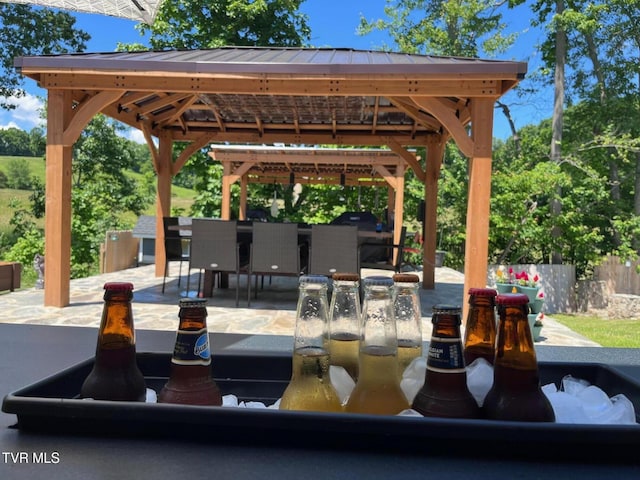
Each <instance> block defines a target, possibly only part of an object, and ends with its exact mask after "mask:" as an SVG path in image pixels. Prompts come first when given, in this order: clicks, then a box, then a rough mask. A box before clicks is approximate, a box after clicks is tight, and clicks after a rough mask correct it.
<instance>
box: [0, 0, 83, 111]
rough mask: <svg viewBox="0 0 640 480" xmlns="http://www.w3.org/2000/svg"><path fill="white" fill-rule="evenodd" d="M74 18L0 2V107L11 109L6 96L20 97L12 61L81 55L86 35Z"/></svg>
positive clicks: (17, 76) (17, 78)
mask: <svg viewBox="0 0 640 480" xmlns="http://www.w3.org/2000/svg"><path fill="white" fill-rule="evenodd" d="M75 22H76V20H75V18H74V17H73V16H72V15H70V14H69V13H66V12H59V11H54V10H51V9H48V8H40V7H31V6H29V5H16V4H12V3H0V72H1V73H2V82H0V108H5V109H12V108H14V107H15V104H13V103H12V102H11V99H10V97H20V96H23V95H24V93H25V92H24V90H23V89H22V88H21V86H22V85H23V78H22V76H21V75H20V73H19V72H18V71H16V69H15V68H14V65H13V59H14V58H15V57H19V56H23V55H49V54H55V53H66V52H81V51H83V50H84V49H85V48H86V45H85V42H87V41H88V40H89V38H90V36H89V35H88V34H87V33H86V32H84V31H82V30H79V29H77V28H76V27H75Z"/></svg>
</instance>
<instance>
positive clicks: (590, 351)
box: [0, 324, 640, 480]
mask: <svg viewBox="0 0 640 480" xmlns="http://www.w3.org/2000/svg"><path fill="white" fill-rule="evenodd" d="M96 335H97V331H96V329H93V328H82V327H60V326H36V325H16V324H0V371H1V372H2V374H1V376H0V393H1V394H2V396H3V397H4V396H5V395H6V394H8V393H10V392H13V391H15V390H17V389H19V388H22V387H24V386H26V385H30V384H32V383H33V382H35V381H37V380H40V379H42V378H44V377H47V376H49V375H52V374H54V373H57V372H59V371H61V370H62V369H64V368H66V367H69V366H71V365H74V364H76V363H78V362H80V361H83V360H86V359H87V358H90V357H91V356H93V354H94V350H95V343H96ZM174 337H175V334H174V333H173V332H163V331H146V330H145V331H138V332H137V349H138V351H139V352H167V351H169V350H170V349H171V348H172V346H173V343H174V339H175V338H174ZM291 346H292V343H291V338H289V337H276V336H260V335H258V336H251V335H230V334H216V335H212V352H213V355H215V354H216V353H219V352H221V351H238V350H240V351H253V352H255V351H270V352H289V351H290V350H291ZM536 350H537V352H538V359H539V360H545V361H561V362H586V363H593V362H596V363H607V364H610V365H616V366H619V367H620V368H621V369H622V370H623V371H624V372H625V373H626V374H628V375H630V376H632V377H633V378H634V379H636V380H638V381H640V352H639V351H638V350H637V349H608V348H595V347H594V348H585V347H551V346H547V347H545V346H536ZM15 423H16V416H15V415H10V414H6V413H1V414H0V447H1V451H2V452H3V453H2V456H1V457H0V478H3V479H4V478H7V479H21V478H24V479H38V478H65V479H76V478H77V479H83V480H84V479H88V478H97V477H99V478H205V476H206V477H211V478H218V479H226V478H229V479H235V480H240V479H245V478H251V479H254V478H278V479H284V478H296V479H298V478H303V477H305V476H309V475H310V474H312V475H313V477H315V478H331V479H333V478H347V477H349V478H368V479H375V478H381V479H382V478H384V479H389V478H422V479H424V478H456V479H459V478H496V477H497V476H498V475H504V474H508V475H509V477H518V478H579V479H589V478H606V477H611V478H617V479H625V478H640V466H638V465H607V464H602V465H600V464H589V463H587V462H588V460H589V459H585V461H584V463H555V462H554V463H543V462H527V461H514V460H511V459H508V458H504V459H501V458H493V459H478V458H473V457H467V456H466V455H465V453H464V452H465V450H466V449H469V448H472V445H469V444H464V445H460V448H459V451H457V452H452V456H446V455H438V456H435V455H428V456H427V455H416V454H404V455H403V454H398V453H397V452H396V453H389V454H385V453H384V452H380V451H372V452H366V451H358V452H354V451H338V450H330V449H320V448H289V447H284V446H277V445H270V446H264V445H257V446H256V445H246V446H245V445H237V444H235V445H233V444H230V445H225V444H224V443H216V444H212V443H199V442H198V439H199V438H200V437H201V436H202V435H213V434H215V432H201V431H194V432H193V441H192V442H189V441H185V440H184V439H182V440H171V439H158V440H153V439H134V438H124V437H123V438H113V437H111V438H110V437H105V436H100V432H96V435H95V436H76V435H68V434H55V435H52V434H42V433H26V432H24V431H20V430H18V429H15V428H10V426H12V425H14V424H15ZM299 444H300V445H303V444H304V436H301V437H300V438H299ZM630 448H632V446H630ZM635 448H637V445H636V446H635ZM9 452H10V453H13V454H14V455H13V456H11V455H9ZM22 452H26V454H23V455H21V454H22ZM40 452H44V453H45V455H44V456H43V455H40V456H39V458H40V461H41V463H34V461H33V458H34V454H36V456H37V454H40ZM15 458H23V459H25V460H24V461H22V462H21V461H17V462H14V460H13V459H15ZM46 460H48V461H49V462H48V463H42V462H43V461H46Z"/></svg>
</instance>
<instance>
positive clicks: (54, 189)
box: [43, 89, 73, 307]
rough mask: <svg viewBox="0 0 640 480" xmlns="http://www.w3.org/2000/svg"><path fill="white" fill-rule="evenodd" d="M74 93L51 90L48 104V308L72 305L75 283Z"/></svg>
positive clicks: (46, 285)
mask: <svg viewBox="0 0 640 480" xmlns="http://www.w3.org/2000/svg"><path fill="white" fill-rule="evenodd" d="M71 106H72V105H71V93H70V92H68V91H66V92H65V91H62V90H55V89H51V90H49V92H48V100H47V163H46V180H45V186H46V192H45V217H44V221H45V225H44V244H45V245H44V249H45V251H44V252H43V253H44V261H45V268H44V305H45V306H47V307H64V306H66V305H69V300H70V284H69V282H70V280H71V172H72V170H71V168H72V167H71V158H72V157H71V145H69V144H68V143H66V142H67V140H65V138H64V137H65V133H64V132H65V131H66V130H67V128H68V126H69V124H70V123H71V121H72V117H73V110H72V108H71Z"/></svg>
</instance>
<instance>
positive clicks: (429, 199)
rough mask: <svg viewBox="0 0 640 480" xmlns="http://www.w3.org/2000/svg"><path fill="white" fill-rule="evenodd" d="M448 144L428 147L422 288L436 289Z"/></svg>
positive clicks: (436, 144)
mask: <svg viewBox="0 0 640 480" xmlns="http://www.w3.org/2000/svg"><path fill="white" fill-rule="evenodd" d="M445 147H446V142H445V141H444V140H443V141H442V142H440V143H436V142H432V143H429V144H428V145H427V162H426V172H425V182H424V205H425V208H424V222H423V223H424V232H423V243H422V253H423V255H422V263H423V267H422V288H425V289H428V290H433V289H434V288H436V277H435V271H436V268H435V265H436V249H437V245H438V179H439V178H440V167H441V166H442V159H443V157H444V152H445Z"/></svg>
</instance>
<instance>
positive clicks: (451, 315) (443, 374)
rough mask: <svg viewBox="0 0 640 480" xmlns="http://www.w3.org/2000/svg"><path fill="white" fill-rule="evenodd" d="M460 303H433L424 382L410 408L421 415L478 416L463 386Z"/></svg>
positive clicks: (464, 382)
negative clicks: (434, 304)
mask: <svg viewBox="0 0 640 480" xmlns="http://www.w3.org/2000/svg"><path fill="white" fill-rule="evenodd" d="M460 315H461V309H460V307H456V306H451V305H436V306H434V307H433V315H432V317H431V323H432V324H433V332H432V334H431V341H430V342H429V351H428V353H427V371H426V372H425V379H424V385H423V386H422V388H421V389H420V390H419V391H418V393H417V394H416V396H415V398H414V399H413V405H412V408H413V409H414V410H416V411H418V412H420V413H421V414H422V415H424V416H425V417H447V418H479V417H480V408H479V407H478V403H477V402H476V400H475V398H473V396H472V395H471V393H470V392H469V389H468V388H467V372H466V370H465V363H464V357H463V355H462V339H461V337H460V324H461V323H462V322H461V318H460Z"/></svg>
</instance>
